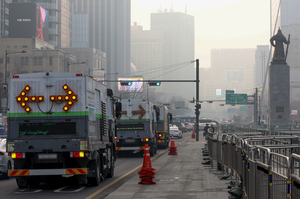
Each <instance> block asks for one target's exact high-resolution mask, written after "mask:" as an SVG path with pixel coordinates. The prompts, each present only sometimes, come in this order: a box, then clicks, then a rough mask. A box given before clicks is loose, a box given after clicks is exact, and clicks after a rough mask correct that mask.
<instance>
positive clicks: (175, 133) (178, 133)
mask: <svg viewBox="0 0 300 199" xmlns="http://www.w3.org/2000/svg"><path fill="white" fill-rule="evenodd" d="M170 135H171V136H172V135H173V137H178V139H179V138H182V131H181V130H179V129H178V127H177V126H176V127H175V126H172V127H170Z"/></svg>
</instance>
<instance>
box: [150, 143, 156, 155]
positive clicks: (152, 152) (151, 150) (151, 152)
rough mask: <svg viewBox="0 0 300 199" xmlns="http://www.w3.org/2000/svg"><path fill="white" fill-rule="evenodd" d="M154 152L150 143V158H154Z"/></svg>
mask: <svg viewBox="0 0 300 199" xmlns="http://www.w3.org/2000/svg"><path fill="white" fill-rule="evenodd" d="M154 152H155V150H154V144H153V143H152V144H151V145H150V156H151V157H152V156H154V154H155V153H154Z"/></svg>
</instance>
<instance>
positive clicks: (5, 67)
mask: <svg viewBox="0 0 300 199" xmlns="http://www.w3.org/2000/svg"><path fill="white" fill-rule="evenodd" d="M17 53H26V51H25V50H23V51H21V52H7V50H5V65H4V89H5V99H6V103H5V104H6V108H7V105H8V83H7V82H6V72H7V55H10V54H17Z"/></svg>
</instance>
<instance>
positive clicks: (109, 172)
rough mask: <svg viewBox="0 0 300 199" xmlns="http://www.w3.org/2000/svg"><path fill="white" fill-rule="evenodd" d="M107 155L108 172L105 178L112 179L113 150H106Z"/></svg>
mask: <svg viewBox="0 0 300 199" xmlns="http://www.w3.org/2000/svg"><path fill="white" fill-rule="evenodd" d="M108 155H109V165H110V168H109V170H108V174H107V177H109V178H112V177H113V176H114V173H115V162H114V157H113V150H112V149H110V148H109V149H108Z"/></svg>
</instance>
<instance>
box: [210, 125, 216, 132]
mask: <svg viewBox="0 0 300 199" xmlns="http://www.w3.org/2000/svg"><path fill="white" fill-rule="evenodd" d="M210 129H211V131H212V133H215V128H214V126H213V125H212V124H211V125H210Z"/></svg>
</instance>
